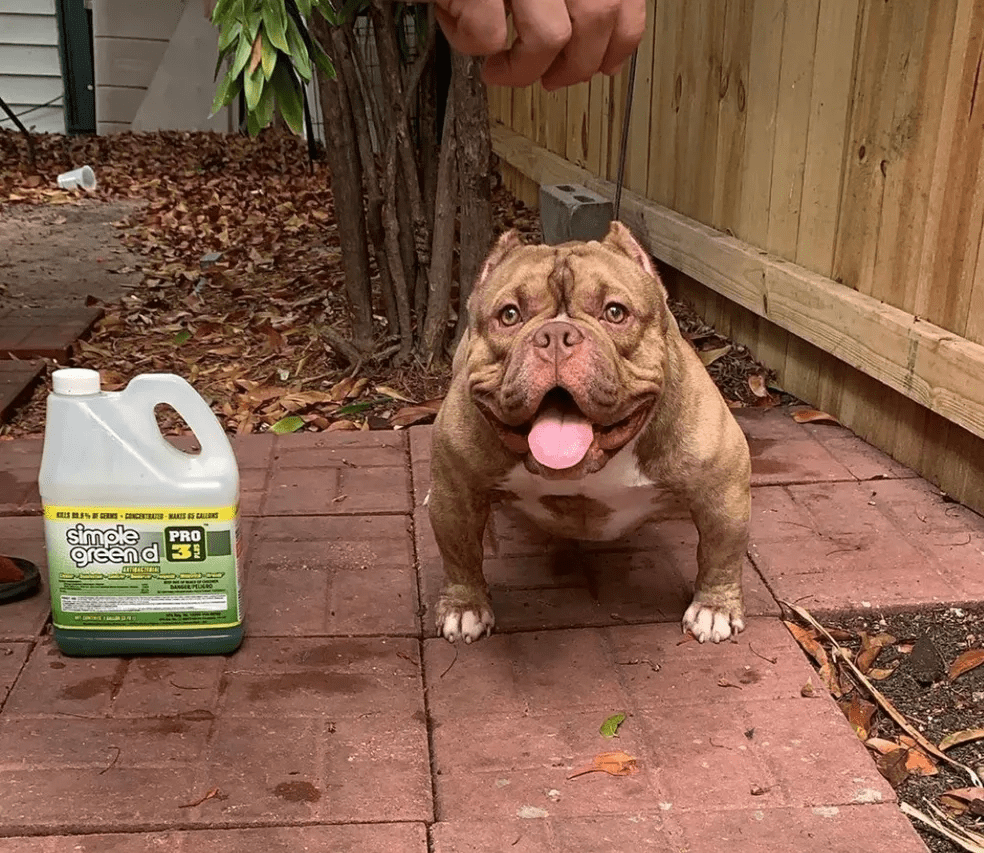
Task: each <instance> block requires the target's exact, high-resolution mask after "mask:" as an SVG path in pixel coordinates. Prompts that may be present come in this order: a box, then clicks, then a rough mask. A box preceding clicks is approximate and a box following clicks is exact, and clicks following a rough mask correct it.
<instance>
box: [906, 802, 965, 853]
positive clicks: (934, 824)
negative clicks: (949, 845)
mask: <svg viewBox="0 0 984 853" xmlns="http://www.w3.org/2000/svg"><path fill="white" fill-rule="evenodd" d="M930 805H932V804H930ZM899 808H900V809H901V810H902V812H903V813H904V814H907V815H909V817H914V818H915V819H916V820H918V821H919V822H920V823H924V824H926V826H928V827H930V828H931V829H934V830H935V831H936V832H938V833H939V834H940V835H942V836H943V837H944V838H948V839H950V841H952V842H953V843H954V844H956V845H957V846H958V847H960V848H962V849H964V850H967V851H969V853H984V845H982V844H980V843H978V842H977V841H975V840H973V837H974V836H978V837H979V838H982V839H984V836H979V835H978V833H976V832H975V833H970V832H968V830H965V829H964V828H963V827H962V826H960V825H959V824H956V823H953V822H952V821H951V824H952V825H953V826H954V827H955V828H956V829H950V828H948V827H947V826H945V825H944V824H943V823H941V822H940V821H938V820H937V819H936V818H934V817H930V816H929V815H928V814H926V813H925V812H921V811H919V809H917V808H915V807H914V806H910V805H909V804H908V803H906V802H901V803H899ZM958 830H959V833H960V834H958V832H957V831H958Z"/></svg>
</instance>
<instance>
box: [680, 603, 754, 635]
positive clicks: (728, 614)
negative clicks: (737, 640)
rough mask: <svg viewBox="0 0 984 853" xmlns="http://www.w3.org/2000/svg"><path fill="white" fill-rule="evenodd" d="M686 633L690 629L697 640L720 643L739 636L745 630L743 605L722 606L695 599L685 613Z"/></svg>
mask: <svg viewBox="0 0 984 853" xmlns="http://www.w3.org/2000/svg"><path fill="white" fill-rule="evenodd" d="M683 630H684V633H686V632H687V631H689V632H690V633H691V634H693V635H694V637H695V638H696V640H697V642H699V643H706V642H707V641H708V640H710V641H711V642H712V643H720V642H721V641H722V640H727V639H729V638H731V637H737V636H738V634H740V633H741V632H742V631H744V630H745V620H744V619H743V618H742V613H741V607H740V606H739V607H736V608H722V607H715V606H714V605H712V604H706V603H703V602H699V601H694V602H693V604H691V605H690V607H688V608H687V612H686V613H684V614H683Z"/></svg>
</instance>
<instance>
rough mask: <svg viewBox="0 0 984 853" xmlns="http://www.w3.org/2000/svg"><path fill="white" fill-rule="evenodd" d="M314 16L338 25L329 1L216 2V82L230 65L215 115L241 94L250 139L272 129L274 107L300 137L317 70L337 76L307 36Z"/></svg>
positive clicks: (218, 89)
mask: <svg viewBox="0 0 984 853" xmlns="http://www.w3.org/2000/svg"><path fill="white" fill-rule="evenodd" d="M315 13H317V14H319V15H321V17H323V18H324V19H325V20H326V21H328V23H330V24H335V23H336V22H337V15H336V13H335V11H334V9H333V8H332V6H331V3H330V2H328V0H218V3H216V5H215V9H214V10H213V11H212V23H213V24H215V25H216V26H217V27H218V28H219V59H218V62H217V63H216V66H215V74H216V77H218V74H219V71H220V69H221V67H222V64H223V62H226V61H227V60H228V67H227V69H226V73H225V76H224V77H223V78H222V81H221V82H220V83H219V85H218V88H217V90H216V92H215V100H214V101H213V102H212V113H213V114H214V113H216V112H218V111H219V110H220V109H222V107H224V106H226V105H227V104H229V103H232V101H234V100H235V99H236V98H237V97H239V93H240V92H242V93H243V94H244V96H245V99H246V127H247V130H248V131H249V133H250V135H251V136H255V135H256V134H257V133H259V132H260V131H261V130H262V129H263V128H264V127H266V126H267V125H268V124H270V122H271V120H272V119H273V115H274V109H275V108H276V109H278V110H279V111H280V114H281V115H282V116H283V117H284V121H285V122H287V125H288V127H290V129H291V130H293V131H294V133H298V134H299V133H302V132H303V128H304V100H303V96H302V86H304V85H305V84H306V83H309V82H310V80H311V75H312V74H313V68H314V67H315V66H316V67H317V68H319V69H321V71H322V72H323V73H324V74H326V75H327V76H328V77H329V78H332V79H334V77H335V69H334V67H333V66H332V62H331V59H330V58H329V57H328V54H326V53H325V52H324V50H322V48H321V45H320V44H318V41H317V39H313V38H311V36H310V34H309V32H308V21H309V20H310V18H311V16H312V15H313V14H315Z"/></svg>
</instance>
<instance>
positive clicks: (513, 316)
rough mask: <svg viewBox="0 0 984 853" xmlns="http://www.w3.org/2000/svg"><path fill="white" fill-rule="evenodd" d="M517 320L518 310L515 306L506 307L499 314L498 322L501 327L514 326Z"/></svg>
mask: <svg viewBox="0 0 984 853" xmlns="http://www.w3.org/2000/svg"><path fill="white" fill-rule="evenodd" d="M519 319H520V318H519V309H518V308H517V307H516V306H515V305H507V306H506V307H505V308H503V309H502V310H501V311H500V312H499V322H500V323H502V325H503V326H515V325H516V324H517V323H518V322H519Z"/></svg>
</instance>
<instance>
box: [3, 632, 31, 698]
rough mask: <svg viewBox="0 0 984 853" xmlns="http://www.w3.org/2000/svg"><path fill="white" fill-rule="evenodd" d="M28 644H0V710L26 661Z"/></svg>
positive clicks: (29, 647) (28, 649) (29, 648)
mask: <svg viewBox="0 0 984 853" xmlns="http://www.w3.org/2000/svg"><path fill="white" fill-rule="evenodd" d="M30 651H31V644H30V643H0V708H3V703H4V700H6V698H7V693H8V692H9V691H10V688H11V687H12V686H13V684H14V681H16V679H17V676H18V675H20V671H21V669H22V668H23V666H24V663H25V662H26V661H27V655H28V653H29V652H30Z"/></svg>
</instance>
